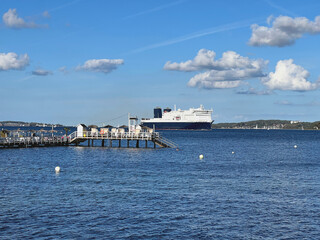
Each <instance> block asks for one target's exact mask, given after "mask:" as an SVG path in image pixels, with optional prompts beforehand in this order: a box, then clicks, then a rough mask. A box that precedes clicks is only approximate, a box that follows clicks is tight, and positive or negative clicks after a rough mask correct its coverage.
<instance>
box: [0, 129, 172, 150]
mask: <svg viewBox="0 0 320 240" xmlns="http://www.w3.org/2000/svg"><path fill="white" fill-rule="evenodd" d="M94 141H96V143H97V142H99V143H100V144H98V145H97V144H94ZM85 142H87V144H84V145H81V146H88V147H93V146H101V147H118V148H121V147H126V148H129V147H135V148H140V147H144V148H148V147H152V148H156V147H157V146H158V147H160V148H178V146H177V145H176V144H175V143H173V142H172V141H170V140H168V139H166V138H164V137H162V136H160V134H159V133H157V132H148V131H144V132H125V131H122V130H121V129H116V128H115V129H114V130H113V131H111V132H105V131H100V132H97V131H96V130H93V131H80V132H79V131H75V132H73V133H71V134H70V135H68V136H53V137H38V136H36V137H21V136H20V137H2V138H0V148H29V147H59V146H80V144H81V143H85ZM132 142H133V144H132ZM130 143H131V144H130ZM150 143H151V146H150Z"/></svg>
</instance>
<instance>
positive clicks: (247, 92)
mask: <svg viewBox="0 0 320 240" xmlns="http://www.w3.org/2000/svg"><path fill="white" fill-rule="evenodd" d="M236 93H237V94H244V95H259V96H261V95H271V94H273V93H272V91H270V90H257V89H255V88H249V89H246V90H239V91H237V92H236Z"/></svg>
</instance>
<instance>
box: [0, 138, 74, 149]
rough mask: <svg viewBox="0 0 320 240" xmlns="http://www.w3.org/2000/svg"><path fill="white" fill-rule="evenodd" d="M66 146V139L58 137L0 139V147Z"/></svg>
mask: <svg viewBox="0 0 320 240" xmlns="http://www.w3.org/2000/svg"><path fill="white" fill-rule="evenodd" d="M65 144H68V138H66V137H64V136H62V137H61V136H60V137H56V136H54V137H6V138H0V147H18V146H20V147H21V146H25V147H28V146H59V145H65Z"/></svg>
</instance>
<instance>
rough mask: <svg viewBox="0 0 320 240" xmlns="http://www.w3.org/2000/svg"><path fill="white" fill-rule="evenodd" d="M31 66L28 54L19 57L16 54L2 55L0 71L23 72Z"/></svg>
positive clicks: (0, 55)
mask: <svg viewBox="0 0 320 240" xmlns="http://www.w3.org/2000/svg"><path fill="white" fill-rule="evenodd" d="M27 65H29V56H28V54H23V55H20V57H19V56H18V54H16V53H14V52H9V53H0V71H6V70H11V69H14V70H22V69H24V68H25V67H26V66H27Z"/></svg>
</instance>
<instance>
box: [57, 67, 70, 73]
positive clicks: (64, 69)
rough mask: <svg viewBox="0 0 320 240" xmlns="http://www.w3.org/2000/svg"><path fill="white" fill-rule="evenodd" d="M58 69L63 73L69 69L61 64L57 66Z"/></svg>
mask: <svg viewBox="0 0 320 240" xmlns="http://www.w3.org/2000/svg"><path fill="white" fill-rule="evenodd" d="M59 71H60V72H62V73H64V74H68V73H69V70H68V69H67V67H66V66H63V67H61V68H59Z"/></svg>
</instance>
